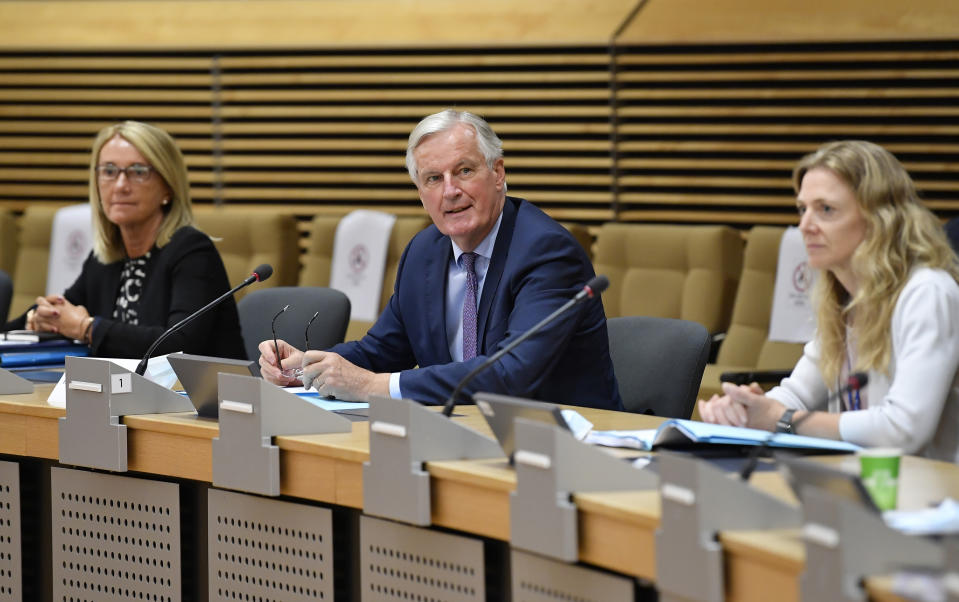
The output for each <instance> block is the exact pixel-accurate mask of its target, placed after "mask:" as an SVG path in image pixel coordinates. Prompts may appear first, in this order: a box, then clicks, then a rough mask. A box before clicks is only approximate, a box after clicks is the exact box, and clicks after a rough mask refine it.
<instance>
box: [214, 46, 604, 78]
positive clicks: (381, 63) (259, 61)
mask: <svg viewBox="0 0 959 602" xmlns="http://www.w3.org/2000/svg"><path fill="white" fill-rule="evenodd" d="M609 60H610V55H609V54H608V53H597V52H586V53H567V52H562V51H560V52H557V53H544V52H536V50H535V49H532V50H531V51H529V52H517V53H505V54H499V53H497V54H485V53H483V52H471V53H464V54H448V53H443V52H437V53H425V54H408V53H403V52H393V53H389V54H377V55H351V54H348V53H338V54H332V55H322V54H321V55H313V56H230V55H226V56H222V57H220V59H219V63H220V69H222V70H223V72H224V73H228V72H230V71H232V70H251V69H324V68H327V69H329V68H338V69H348V68H371V67H372V68H378V67H397V68H410V67H471V68H475V67H505V66H509V67H512V66H516V65H520V66H522V65H543V66H551V65H552V66H570V65H576V66H596V67H606V66H608V65H609Z"/></svg>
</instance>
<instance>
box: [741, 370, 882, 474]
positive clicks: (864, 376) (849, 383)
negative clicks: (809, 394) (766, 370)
mask: <svg viewBox="0 0 959 602" xmlns="http://www.w3.org/2000/svg"><path fill="white" fill-rule="evenodd" d="M868 382H869V374H868V373H867V372H853V373H852V374H850V375H849V378H847V379H846V385H845V386H844V387H840V388H839V389H837V390H836V392H835V393H832V394H830V395H829V397H828V398H826V407H828V406H829V403H830V402H831V401H832V400H834V399H840V400H841V399H842V396H843V395H846V394H847V393H851V392H853V391H856V392H858V391H859V389H862V388H863V387H865V386H866V384H867V383H868ZM812 414H813V413H812V412H811V411H810V412H806V413H805V414H803V415H802V417H801V418H799V420H796V421H795V422H793V424H792V427H793V429H792V430H793V432H794V433H795V432H796V428H797V427H798V426H799V425H800V424H802V423H803V422H805V421H806V419H807V418H809V417H810V416H812ZM777 434H779V433H769V436H768V437H766V439H765V440H764V441H763V442H762V443H760V444H759V445H757V446H756V447H755V449H753V450H752V452H750V454H749V459H748V460H747V461H746V463H745V464H744V465H743V469H742V470H741V471H740V472H739V478H740V479H742V480H743V481H748V480H749V477H751V476H752V474H753V473H754V472H755V471H756V467H757V466H759V456H760V455H762V454H763V452H765V451H766V450H767V449H768V448H769V444H770V443H772V440H773V437H775V436H776V435H777Z"/></svg>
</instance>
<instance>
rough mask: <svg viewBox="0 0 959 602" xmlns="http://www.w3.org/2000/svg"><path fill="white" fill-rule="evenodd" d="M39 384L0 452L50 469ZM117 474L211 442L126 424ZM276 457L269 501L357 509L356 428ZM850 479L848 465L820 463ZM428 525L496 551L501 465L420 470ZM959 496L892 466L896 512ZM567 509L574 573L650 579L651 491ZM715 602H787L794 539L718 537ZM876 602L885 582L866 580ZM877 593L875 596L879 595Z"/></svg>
mask: <svg viewBox="0 0 959 602" xmlns="http://www.w3.org/2000/svg"><path fill="white" fill-rule="evenodd" d="M50 389H51V387H50V386H49V385H42V386H38V387H37V390H36V391H35V393H34V394H32V395H8V396H0V453H4V454H10V455H16V456H28V457H37V458H45V459H51V460H56V459H57V457H58V443H57V441H58V424H57V419H58V418H59V417H61V416H63V415H65V411H64V410H62V409H59V408H54V407H50V406H48V405H47V404H46V403H45V399H46V396H47V394H48V393H49V391H50ZM580 411H581V412H582V413H583V414H584V415H585V416H586V417H587V418H588V419H589V420H590V421H591V422H593V423H594V424H595V425H596V428H598V429H609V428H620V429H626V428H629V429H632V428H650V427H653V426H655V425H656V424H657V423H658V422H659V420H660V419H658V418H655V417H649V416H642V415H636V414H623V413H617V412H608V411H603V410H588V409H581V410H580ZM457 413H459V414H462V415H463V416H461V417H458V418H455V420H457V421H459V422H461V423H463V424H465V425H467V426H470V427H471V428H474V429H475V430H477V431H479V432H482V433H484V434H486V435H490V431H489V429H488V427H487V425H486V422H485V421H484V420H483V419H482V417H481V416H480V415H479V414H478V412H477V411H476V408H475V407H471V406H465V407H461V408H458V410H457ZM123 422H124V424H126V425H127V427H128V429H129V430H128V436H129V454H130V456H129V468H130V470H131V471H136V472H145V473H151V474H157V475H164V476H170V477H177V478H184V479H191V480H197V481H203V482H210V481H211V480H212V464H211V455H212V453H211V449H212V447H211V442H212V439H213V438H214V437H216V436H217V435H218V433H219V428H218V424H217V422H216V421H215V420H210V419H204V418H198V417H197V416H196V415H194V414H186V413H180V414H161V415H145V416H127V417H124V418H123ZM275 442H276V445H277V446H278V447H279V448H280V450H281V452H280V462H281V470H282V480H281V491H282V494H283V495H288V496H292V497H297V498H303V499H307V500H316V501H320V502H325V503H330V504H335V505H339V506H345V507H349V508H362V503H363V491H362V489H363V479H362V466H363V462H365V461H366V460H367V459H368V458H369V451H368V450H369V427H368V423H367V422H354V423H352V432H350V433H341V434H326V435H301V436H284V437H276V441H275ZM825 461H827V462H833V463H837V464H838V465H839V466H840V467H842V468H844V469H847V470H851V471H856V470H857V469H858V466H857V460H856V459H855V458H853V457H848V456H847V457H833V458H830V459H827V460H825ZM427 468H428V470H429V472H430V474H431V486H432V521H433V524H435V525H438V526H442V527H447V528H451V529H456V530H459V531H463V532H465V533H471V534H475V535H480V536H483V537H488V538H493V539H498V540H503V541H508V540H509V534H510V525H509V520H510V519H509V517H510V512H509V500H510V497H509V496H510V493H511V492H512V491H513V490H514V489H515V486H516V478H515V473H514V472H513V470H512V469H511V468H510V466H509V465H508V463H507V462H506V460H505V458H504V459H491V460H471V461H440V462H429V463H428V464H427ZM753 482H754V484H755V485H756V486H757V487H759V488H761V489H763V490H765V491H768V492H770V493H773V494H774V495H777V496H779V497H781V498H783V499H785V500H787V501H790V502H791V503H793V504H798V502H797V501H796V499H795V497H794V496H793V495H792V493H791V491H790V490H789V489H788V487H786V485H785V483H784V482H783V480H782V479H781V478H780V477H779V475H778V473H771V472H757V473H756V474H755V475H754V477H753ZM946 496H953V497H959V469H957V467H955V466H953V465H951V464H947V463H943V462H930V461H927V460H922V459H919V458H911V457H910V458H904V461H903V470H902V475H901V481H900V506H901V507H903V508H917V507H922V506H925V505H928V504H929V503H930V502H935V501H939V500H941V499H943V498H944V497H946ZM574 499H575V501H576V502H577V504H578V507H579V529H580V558H581V560H582V561H583V562H586V563H589V564H592V565H595V566H599V567H602V568H606V569H609V570H612V571H616V572H618V573H622V574H625V575H629V576H633V577H640V578H643V579H647V580H654V579H655V577H656V562H655V540H654V534H655V531H656V529H657V528H658V526H659V518H660V501H659V494H658V492H655V491H646V492H643V491H634V492H592V493H581V494H577V495H575V496H574ZM720 541H721V542H722V544H723V546H724V548H725V561H726V583H727V591H726V594H727V598H728V599H731V600H762V599H767V598H768V595H769V592H771V591H775V592H777V595H778V596H779V597H781V598H782V599H785V600H789V599H797V598H798V579H799V575H800V574H801V572H802V570H803V567H804V564H805V552H804V548H803V543H802V541H801V539H800V538H799V532H798V530H795V529H790V530H767V531H732V532H725V533H722V534H721V536H720ZM872 583H874V584H875V585H874V587H875V588H876V593H877V595H879V594H882V593H884V592H885V593H887V592H888V590H887V589H885V590H884V589H883V588H884V587H885V588H888V584H887V583H888V582H886V581H883V580H881V579H878V580H874V581H873V582H872ZM884 584H886V585H884Z"/></svg>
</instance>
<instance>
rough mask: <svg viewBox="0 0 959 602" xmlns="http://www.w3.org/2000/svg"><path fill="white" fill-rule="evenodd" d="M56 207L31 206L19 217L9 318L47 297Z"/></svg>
mask: <svg viewBox="0 0 959 602" xmlns="http://www.w3.org/2000/svg"><path fill="white" fill-rule="evenodd" d="M58 209H60V207H59V206H57V207H48V206H45V205H31V206H30V207H27V209H26V211H24V212H23V215H22V216H20V234H19V237H18V239H17V240H18V247H19V248H18V250H17V262H16V266H17V267H16V269H14V271H13V300H12V301H11V302H10V315H12V316H19V315H20V314H22V313H23V312H25V311H27V308H28V307H30V306H31V305H33V303H34V301H36V299H37V297H39V296H41V295H44V294H46V287H47V264H48V263H49V261H50V235H51V229H52V227H53V216H54V214H56V212H57V210H58Z"/></svg>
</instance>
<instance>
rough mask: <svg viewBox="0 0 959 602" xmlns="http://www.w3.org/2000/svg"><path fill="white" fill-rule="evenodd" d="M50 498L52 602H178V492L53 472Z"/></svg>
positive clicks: (166, 485)
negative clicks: (114, 601) (122, 601)
mask: <svg viewBox="0 0 959 602" xmlns="http://www.w3.org/2000/svg"><path fill="white" fill-rule="evenodd" d="M50 490H51V498H52V499H51V509H52V531H53V599H54V600H59V601H65V602H106V601H110V600H150V601H151V602H178V601H179V600H180V597H181V591H182V588H181V576H180V568H181V567H180V494H179V486H178V485H176V484H174V483H161V482H157V481H149V480H146V479H135V478H132V477H121V476H116V475H105V474H100V473H95V472H87V471H81V470H71V469H65V468H53V469H52V470H51V471H50Z"/></svg>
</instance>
